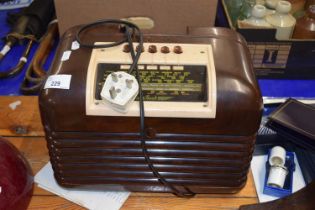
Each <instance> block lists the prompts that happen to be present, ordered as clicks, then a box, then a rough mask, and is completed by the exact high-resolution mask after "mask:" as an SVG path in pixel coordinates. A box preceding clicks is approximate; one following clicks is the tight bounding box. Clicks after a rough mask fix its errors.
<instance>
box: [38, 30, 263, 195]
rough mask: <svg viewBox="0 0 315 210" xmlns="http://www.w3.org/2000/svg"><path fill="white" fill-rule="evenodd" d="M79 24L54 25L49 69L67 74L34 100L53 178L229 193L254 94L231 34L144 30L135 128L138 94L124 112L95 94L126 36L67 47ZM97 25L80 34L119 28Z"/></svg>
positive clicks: (254, 111) (117, 67)
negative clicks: (64, 84) (55, 42)
mask: <svg viewBox="0 0 315 210" xmlns="http://www.w3.org/2000/svg"><path fill="white" fill-rule="evenodd" d="M78 30H79V27H75V28H72V29H70V30H68V31H67V32H66V33H65V34H64V35H63V37H62V39H61V40H60V44H59V47H58V49H57V53H56V57H55V60H54V62H53V65H52V67H51V69H50V73H49V75H50V76H52V75H71V80H69V81H68V82H69V87H68V88H65V89H56V88H51V87H52V86H50V87H49V85H48V87H47V86H46V88H44V89H43V90H42V91H41V93H40V100H39V104H40V110H41V117H42V122H43V125H44V128H45V132H46V139H47V143H48V144H47V145H48V149H49V155H50V160H51V163H52V166H53V169H54V175H55V178H56V180H57V182H58V183H59V184H60V185H62V186H65V187H73V186H82V185H89V186H95V185H106V186H107V185H108V187H109V188H111V189H112V188H116V187H120V188H121V187H124V188H125V189H127V190H131V191H154V192H174V191H178V192H184V193H183V194H184V195H185V194H194V193H235V192H237V191H239V190H240V189H241V188H242V187H243V186H244V185H245V183H246V179H247V173H248V170H249V166H250V161H251V158H252V153H253V148H254V143H255V138H256V133H257V130H258V128H259V124H260V120H261V113H262V98H261V94H260V91H259V88H258V85H257V82H256V79H255V75H254V71H253V67H252V63H251V57H250V54H249V51H248V49H247V47H246V43H245V41H244V39H243V38H242V37H241V36H240V35H239V34H237V33H236V32H234V31H232V30H229V29H223V28H207V29H196V30H192V31H191V32H190V33H189V34H187V35H148V34H147V35H144V43H143V48H142V49H141V50H142V51H143V52H142V54H141V57H140V59H139V62H138V65H137V67H138V70H139V74H140V77H141V84H142V91H143V99H144V102H143V104H144V111H145V125H144V127H145V137H144V136H141V134H140V125H139V119H140V115H139V97H137V98H135V101H134V102H132V103H131V104H130V106H129V108H128V110H127V111H126V112H119V111H117V110H115V109H112V108H111V107H110V106H109V104H108V103H104V101H103V99H102V97H101V91H102V87H103V84H104V81H105V79H106V77H107V76H108V75H110V74H112V73H115V72H122V71H126V70H127V69H128V68H129V67H130V65H131V63H132V59H131V55H130V53H128V46H129V45H127V44H126V43H123V44H121V45H119V46H115V47H112V48H106V49H102V48H98V49H90V48H85V47H82V46H76V47H73V46H75V45H76V44H77V42H76V41H77V40H76V34H77V32H78ZM104 30H105V29H102V28H101V27H96V28H94V29H91V30H89V31H88V32H87V33H86V34H84V35H82V40H84V41H86V42H90V43H110V42H113V41H117V40H119V37H121V36H122V35H121V34H119V33H117V34H113V33H103V32H104ZM100 31H102V33H101V32H100ZM134 46H135V47H136V46H137V43H134ZM118 76H119V75H118ZM49 78H50V77H48V80H47V81H49ZM46 85H47V84H46ZM143 138H145V139H144V140H143ZM143 141H145V145H144V144H143ZM143 147H145V148H143ZM148 159H149V161H150V163H148Z"/></svg>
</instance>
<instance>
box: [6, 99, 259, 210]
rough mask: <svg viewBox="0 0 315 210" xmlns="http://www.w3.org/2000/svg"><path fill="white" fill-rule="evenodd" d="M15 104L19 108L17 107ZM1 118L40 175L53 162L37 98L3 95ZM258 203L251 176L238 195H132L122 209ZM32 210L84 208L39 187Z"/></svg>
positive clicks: (195, 209) (234, 206)
mask: <svg viewBox="0 0 315 210" xmlns="http://www.w3.org/2000/svg"><path fill="white" fill-rule="evenodd" d="M15 104H17V106H14V105H15ZM0 119H1V120H0V135H1V136H4V137H5V138H6V139H8V140H9V141H10V142H12V143H13V144H14V145H15V146H16V147H17V148H18V149H19V150H20V151H21V152H22V154H23V155H24V156H25V157H26V158H27V160H28V161H29V163H30V165H31V167H32V169H33V173H34V174H36V173H37V172H38V171H39V170H40V169H41V168H42V167H43V166H44V165H45V164H46V163H47V162H48V161H49V156H48V150H47V148H46V141H45V138H44V132H43V128H42V125H41V122H40V115H39V111H38V101H37V97H35V96H0ZM257 202H258V199H257V194H256V190H255V186H254V182H253V177H252V174H251V173H249V176H248V181H247V184H246V186H245V187H244V188H243V189H242V190H241V191H240V192H239V193H237V194H207V195H197V196H196V197H194V198H190V199H184V198H177V197H176V196H174V195H172V194H169V193H131V195H130V197H129V198H128V200H127V201H126V202H125V204H124V205H123V207H122V209H123V210H124V209H128V210H129V209H131V210H133V209H135V210H142V209H143V210H144V209H146V210H160V209H163V210H164V209H165V210H166V209H167V210H168V209H172V210H177V209H178V210H185V209H189V210H204V209H238V208H239V206H240V205H244V204H253V203H257ZM29 209H38V210H46V209H56V210H57V209H60V210H61V209H66V210H77V209H84V208H82V207H80V206H78V205H76V204H74V203H72V202H70V201H67V200H65V199H63V198H61V197H58V196H56V195H54V194H52V193H49V192H47V191H46V190H43V189H40V188H38V187H37V186H35V188H34V195H33V197H32V200H31V203H30V206H29Z"/></svg>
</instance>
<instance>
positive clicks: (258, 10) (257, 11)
mask: <svg viewBox="0 0 315 210" xmlns="http://www.w3.org/2000/svg"><path fill="white" fill-rule="evenodd" d="M266 12H267V10H266V7H265V6H263V5H259V4H257V5H255V6H254V7H253V9H252V16H253V17H256V18H263V17H265V16H266Z"/></svg>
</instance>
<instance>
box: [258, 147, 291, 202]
mask: <svg viewBox="0 0 315 210" xmlns="http://www.w3.org/2000/svg"><path fill="white" fill-rule="evenodd" d="M269 156H270V150H269V153H268V159H267V162H266V175H265V182H264V191H263V193H264V194H266V195H271V196H276V197H279V198H282V197H284V196H288V195H290V194H292V188H293V172H294V171H295V163H294V153H293V152H287V154H286V160H285V167H286V168H287V169H288V175H287V177H286V179H285V182H284V186H283V189H280V188H277V187H271V186H268V185H267V181H268V177H269V170H270V167H271V166H270V164H269Z"/></svg>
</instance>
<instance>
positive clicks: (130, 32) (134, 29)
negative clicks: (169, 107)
mask: <svg viewBox="0 0 315 210" xmlns="http://www.w3.org/2000/svg"><path fill="white" fill-rule="evenodd" d="M108 24H117V25H118V26H119V27H125V38H123V39H122V40H120V41H117V42H113V43H110V44H86V43H83V42H82V41H81V38H80V35H81V34H82V33H83V32H85V31H87V30H88V29H90V28H93V27H96V26H100V25H108ZM133 36H138V42H139V45H138V47H137V50H136V51H137V52H136V53H135V51H134V47H133V41H132V37H133ZM76 40H77V41H78V43H79V44H80V46H81V47H86V48H109V47H114V46H118V45H121V44H123V43H125V42H127V43H128V45H129V49H130V54H131V57H132V60H133V62H132V64H131V66H130V68H129V71H128V73H129V74H131V73H132V72H133V71H134V70H135V73H136V79H137V81H138V83H139V109H140V138H141V139H140V141H141V149H142V152H143V155H144V158H145V160H146V162H147V164H148V166H149V168H150V170H151V171H152V172H153V174H154V176H155V177H157V178H158V180H159V181H160V182H161V183H162V184H164V185H165V186H166V187H168V188H170V189H171V190H172V191H173V194H175V195H176V196H179V197H186V198H189V197H193V196H195V193H193V192H191V191H190V190H189V189H188V188H186V187H185V186H182V187H183V188H184V189H185V192H182V191H180V190H178V189H177V188H176V187H175V186H174V185H173V184H171V183H169V182H168V181H167V180H166V179H165V178H164V177H163V176H162V175H161V174H160V173H159V172H158V171H157V170H156V168H155V167H154V165H153V163H152V161H151V159H150V156H149V153H148V150H147V148H146V140H145V139H146V132H145V114H144V100H143V92H142V86H141V78H140V74H139V70H138V67H137V65H138V61H139V58H140V55H141V53H142V49H143V35H142V33H141V30H140V29H139V27H138V26H137V25H135V24H133V23H131V22H127V21H123V20H115V19H105V20H100V21H96V22H93V23H90V24H87V25H84V26H82V27H81V28H80V29H79V30H78V32H77V34H76Z"/></svg>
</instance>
